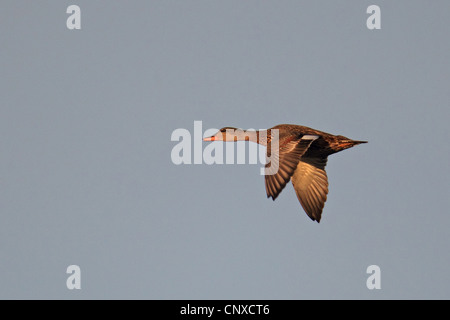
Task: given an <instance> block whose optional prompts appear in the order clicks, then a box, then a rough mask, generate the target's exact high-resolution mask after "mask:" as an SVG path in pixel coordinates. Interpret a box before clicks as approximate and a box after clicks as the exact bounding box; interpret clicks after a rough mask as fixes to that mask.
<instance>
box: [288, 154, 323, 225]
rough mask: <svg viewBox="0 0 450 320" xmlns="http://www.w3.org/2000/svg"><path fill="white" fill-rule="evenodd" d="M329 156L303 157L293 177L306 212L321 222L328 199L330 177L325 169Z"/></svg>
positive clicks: (295, 187) (293, 182) (293, 183)
mask: <svg viewBox="0 0 450 320" xmlns="http://www.w3.org/2000/svg"><path fill="white" fill-rule="evenodd" d="M326 164H327V157H323V156H322V157H316V158H312V157H311V158H310V157H307V158H305V157H304V158H301V159H300V161H299V162H298V164H297V168H296V169H295V172H294V174H293V175H292V177H291V181H292V185H293V186H294V189H295V193H296V194H297V198H298V200H299V201H300V204H301V205H302V207H303V209H304V210H305V212H306V214H307V215H308V216H309V217H310V218H311V219H312V220H313V221H317V222H320V218H321V216H322V210H323V207H324V205H325V201H326V200H327V194H328V178H327V173H326V171H325V166H326Z"/></svg>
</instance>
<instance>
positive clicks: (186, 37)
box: [0, 0, 450, 299]
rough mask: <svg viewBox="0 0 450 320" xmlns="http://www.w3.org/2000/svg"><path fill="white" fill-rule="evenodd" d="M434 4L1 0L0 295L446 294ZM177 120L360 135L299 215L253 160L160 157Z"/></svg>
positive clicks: (443, 57) (443, 20) (440, 5)
mask: <svg viewBox="0 0 450 320" xmlns="http://www.w3.org/2000/svg"><path fill="white" fill-rule="evenodd" d="M71 4H77V5H79V6H80V7H81V27H82V29H81V30H79V31H70V30H68V29H67V28H66V19H67V17H68V16H69V15H68V14H66V8H67V7H68V6H69V5H71ZM371 4H377V5H379V6H380V7H381V27H382V29H381V30H375V31H371V30H368V29H367V27H366V19H367V17H368V16H369V15H368V14H367V13H366V9H367V7H368V6H369V5H371ZM449 12H450V2H449V1H437V0H436V1H432V2H430V1H370V2H369V1H356V0H355V1H331V0H330V1H308V2H306V1H261V0H258V1H254V0H249V1H240V0H239V1H238V0H227V1H206V0H205V1H200V0H195V1H193V0H191V1H120V2H119V1H114V2H110V1H2V4H1V10H0V68H1V69H0V75H1V76H0V108H1V116H0V152H1V153H0V210H1V212H0V258H1V260H0V298H3V299H5V298H7V299H10V298H19V299H22V298H38V299H46V298H62V299H71V298H74V299H78V298H85V299H91V298H93V299H97V298H105V299H109V298H113V299H115V298H127V299H128V298H130V299H131V298H138V299H140V298H148V299H315V298H318V299H334V298H341V299H350V298H352V299H353V298H356V299H379V298H383V299H418V298H426V299H428V298H447V299H448V298H450V273H449V272H448V271H449V268H450V254H449V250H448V245H449V235H450V234H449V223H450V215H449V212H448V207H449V205H450V203H449V194H448V192H449V165H448V160H449V154H450V152H449V151H450V150H449V143H448V139H449V137H450V135H449V129H448V121H449V115H450V112H449V100H450V99H449V98H450V90H449V80H450V79H449V74H450V70H449V69H450V64H449V58H450V54H449V52H450V37H449V25H448V13H449ZM194 120H202V121H203V128H204V129H207V128H218V127H222V126H236V127H241V128H255V129H260V128H268V127H271V126H274V125H276V124H280V123H294V124H302V125H307V126H311V127H313V128H316V129H319V130H323V131H327V132H330V133H334V134H342V135H345V136H348V137H350V138H353V139H363V140H369V144H367V145H361V146H357V147H355V148H353V149H350V150H347V151H344V152H341V153H339V154H336V155H334V156H331V157H330V159H329V162H328V166H327V172H328V176H329V182H330V193H329V197H328V201H327V203H326V205H325V210H324V213H323V220H322V222H321V223H320V224H317V223H315V222H312V221H311V220H309V218H308V217H307V216H306V214H305V213H304V211H303V209H302V208H301V206H300V204H299V203H298V201H297V198H296V196H295V193H294V191H293V189H292V186H290V185H288V186H287V188H286V189H285V190H284V191H283V192H282V193H281V195H280V197H279V198H278V199H277V200H276V201H275V202H273V201H271V200H268V199H266V195H265V188H264V179H263V177H262V176H260V175H259V170H260V166H259V165H248V164H247V165H212V166H208V165H180V166H176V165H174V164H173V163H172V162H171V158H170V153H171V150H172V148H173V147H174V146H175V144H176V142H172V141H171V140H170V136H171V134H172V131H173V130H174V129H177V128H186V129H188V130H190V131H193V124H194ZM204 146H206V143H204ZM71 264H77V265H79V266H80V267H81V273H82V275H81V276H82V277H81V281H82V283H81V286H82V289H81V290H73V291H70V290H68V289H67V288H66V279H67V277H68V275H67V274H66V268H67V266H68V265H71ZM371 264H376V265H379V266H380V268H381V286H382V289H381V290H368V289H367V287H366V279H367V277H368V275H367V274H366V268H367V267H368V266H369V265H371Z"/></svg>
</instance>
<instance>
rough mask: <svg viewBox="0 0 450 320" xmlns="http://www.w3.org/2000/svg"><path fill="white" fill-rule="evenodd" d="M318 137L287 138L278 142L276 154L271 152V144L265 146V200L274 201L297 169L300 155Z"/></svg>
mask: <svg viewBox="0 0 450 320" xmlns="http://www.w3.org/2000/svg"><path fill="white" fill-rule="evenodd" d="M317 138H318V136H313V135H303V136H301V137H289V138H285V139H284V141H283V140H281V141H280V142H279V147H278V152H272V150H271V149H272V148H271V146H272V143H273V142H272V143H269V144H268V145H267V158H268V160H270V162H269V161H267V163H266V166H265V185H266V193H267V198H270V197H272V199H273V200H275V199H276V198H277V197H278V195H279V194H280V192H281V191H282V190H283V189H284V187H285V186H286V184H287V183H288V182H289V179H291V177H292V175H293V174H294V172H295V171H296V169H297V166H298V163H299V161H300V159H301V157H302V155H303V154H304V153H305V152H306V151H307V150H308V148H309V146H310V145H311V143H312V142H313V141H314V140H316V139H317Z"/></svg>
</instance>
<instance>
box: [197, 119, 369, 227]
mask: <svg viewBox="0 0 450 320" xmlns="http://www.w3.org/2000/svg"><path fill="white" fill-rule="evenodd" d="M273 130H277V133H278V141H277V142H278V144H279V145H278V152H275V153H274V152H272V150H271V145H272V144H273V142H274V141H275V140H274V139H276V136H277V134H276V133H275V131H273ZM204 140H205V141H215V140H221V141H240V140H245V141H253V142H256V143H259V144H262V145H264V146H267V157H268V159H271V162H270V163H268V164H266V175H265V185H266V192H267V197H268V198H272V199H273V200H275V199H276V198H277V197H278V195H279V194H280V192H281V191H282V190H283V189H284V187H285V186H286V184H287V183H288V182H289V180H291V181H292V185H293V186H294V189H295V193H296V194H297V198H298V200H299V201H300V204H301V205H302V207H303V209H304V210H305V212H306V213H307V214H308V216H309V217H310V218H311V219H312V220H313V221H317V222H320V219H321V216H322V210H323V207H324V205H325V201H326V200H327V194H328V178H327V173H326V171H325V166H326V164H327V158H328V156H329V155H330V154H333V153H336V152H339V151H342V150H345V149H348V148H351V147H353V146H355V145H357V144H361V143H366V142H367V141H356V140H351V139H349V138H346V137H344V136H336V135H332V134H329V133H326V132H323V131H319V130H315V129H312V128H309V127H304V126H298V125H292V124H280V125H277V126H275V127H273V128H270V129H268V130H261V131H256V132H251V131H243V130H240V129H236V128H233V127H225V128H222V129H221V130H219V132H217V133H216V134H215V135H214V136H212V137H209V138H205V139H204ZM273 164H275V165H276V168H278V171H276V173H275V174H272V173H270V170H269V169H270V167H271V166H272V165H273Z"/></svg>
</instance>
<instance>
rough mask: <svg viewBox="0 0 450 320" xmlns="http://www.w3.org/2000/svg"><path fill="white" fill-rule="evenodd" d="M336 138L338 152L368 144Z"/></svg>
mask: <svg viewBox="0 0 450 320" xmlns="http://www.w3.org/2000/svg"><path fill="white" fill-rule="evenodd" d="M338 137H339V142H338V146H339V149H340V150H344V149H348V148H351V147H354V146H356V145H358V144H362V143H367V142H368V141H362V140H352V139H349V138H346V137H344V136H338Z"/></svg>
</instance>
